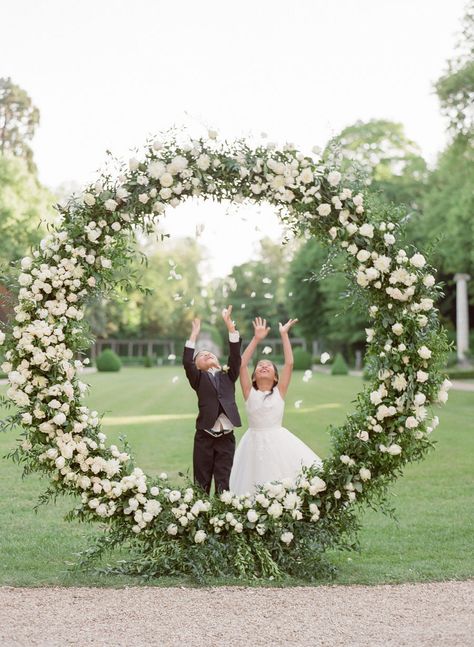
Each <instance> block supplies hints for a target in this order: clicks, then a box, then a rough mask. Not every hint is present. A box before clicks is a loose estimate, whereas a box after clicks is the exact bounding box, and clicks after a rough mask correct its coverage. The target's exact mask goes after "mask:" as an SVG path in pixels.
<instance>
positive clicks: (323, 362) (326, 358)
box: [319, 353, 331, 364]
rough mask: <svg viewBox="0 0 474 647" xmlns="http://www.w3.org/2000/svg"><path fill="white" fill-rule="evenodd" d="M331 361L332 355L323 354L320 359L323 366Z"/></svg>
mask: <svg viewBox="0 0 474 647" xmlns="http://www.w3.org/2000/svg"><path fill="white" fill-rule="evenodd" d="M330 359H331V355H330V354H329V353H322V355H321V357H320V358H319V361H320V362H321V364H326V362H327V361H329V360H330Z"/></svg>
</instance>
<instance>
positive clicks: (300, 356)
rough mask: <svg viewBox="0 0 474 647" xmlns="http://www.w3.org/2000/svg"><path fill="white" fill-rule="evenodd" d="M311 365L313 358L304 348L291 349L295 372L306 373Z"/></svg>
mask: <svg viewBox="0 0 474 647" xmlns="http://www.w3.org/2000/svg"><path fill="white" fill-rule="evenodd" d="M312 365H313V356H312V354H311V353H308V351H307V350H304V348H294V349H293V367H294V369H295V370H296V371H306V370H307V369H310V368H311V367H312Z"/></svg>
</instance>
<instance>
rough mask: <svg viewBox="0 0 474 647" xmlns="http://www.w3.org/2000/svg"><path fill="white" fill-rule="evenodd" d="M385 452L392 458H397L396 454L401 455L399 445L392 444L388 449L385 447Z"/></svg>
mask: <svg viewBox="0 0 474 647" xmlns="http://www.w3.org/2000/svg"><path fill="white" fill-rule="evenodd" d="M387 452H388V453H389V454H391V455H392V456H397V455H398V454H401V453H402V448H401V447H400V445H397V444H396V443H394V444H393V445H390V447H387Z"/></svg>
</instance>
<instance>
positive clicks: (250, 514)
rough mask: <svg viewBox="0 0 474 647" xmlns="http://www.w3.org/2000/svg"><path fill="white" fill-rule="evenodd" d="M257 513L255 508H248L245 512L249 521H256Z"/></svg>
mask: <svg viewBox="0 0 474 647" xmlns="http://www.w3.org/2000/svg"><path fill="white" fill-rule="evenodd" d="M258 517H259V515H258V513H257V512H256V511H255V510H249V511H248V512H247V519H248V520H249V521H250V523H255V522H256V521H258Z"/></svg>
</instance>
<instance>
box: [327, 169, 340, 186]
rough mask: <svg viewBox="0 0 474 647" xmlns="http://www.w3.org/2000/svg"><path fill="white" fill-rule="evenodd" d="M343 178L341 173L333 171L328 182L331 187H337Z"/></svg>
mask: <svg viewBox="0 0 474 647" xmlns="http://www.w3.org/2000/svg"><path fill="white" fill-rule="evenodd" d="M341 177H342V176H341V174H340V173H339V171H331V172H330V173H329V175H328V182H329V184H330V185H331V186H337V185H338V184H339V182H340V181H341Z"/></svg>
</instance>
